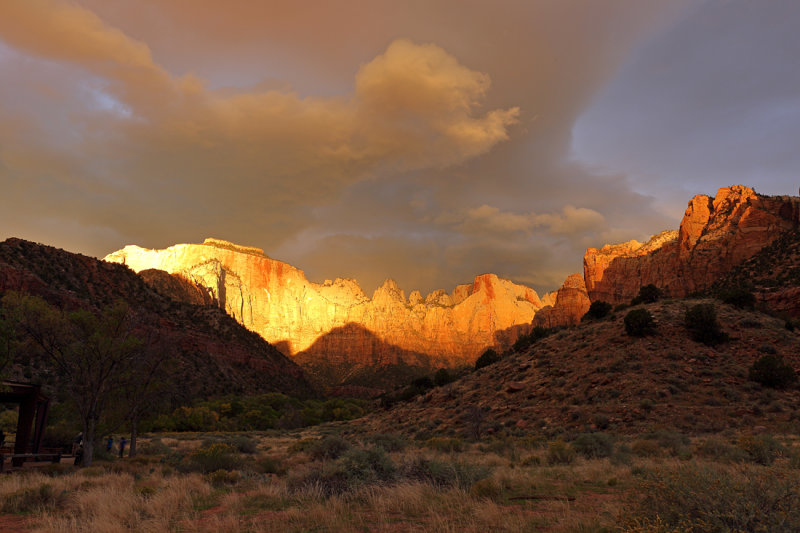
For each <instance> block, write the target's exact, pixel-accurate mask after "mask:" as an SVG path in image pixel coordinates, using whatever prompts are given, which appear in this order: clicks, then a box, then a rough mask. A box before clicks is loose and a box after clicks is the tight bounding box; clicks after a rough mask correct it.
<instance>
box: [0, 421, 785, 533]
mask: <svg viewBox="0 0 800 533" xmlns="http://www.w3.org/2000/svg"><path fill="white" fill-rule="evenodd" d="M339 429H341V428H340V427H337V426H333V427H327V428H326V427H322V428H315V429H314V430H306V431H304V432H294V433H288V434H278V433H272V434H270V433H247V434H241V433H240V434H224V433H206V434H160V435H153V436H151V438H149V439H145V441H144V442H142V445H141V454H140V456H139V457H136V458H125V459H115V458H112V457H108V458H107V459H106V460H99V461H98V462H97V464H96V465H95V466H92V467H89V468H84V469H77V468H75V467H72V466H69V465H49V466H47V467H44V468H42V469H37V470H30V471H19V472H15V473H13V474H9V475H3V476H2V477H0V501H1V502H2V511H1V514H0V530H3V531H28V530H30V531H48V532H49V531H52V532H57V531H58V532H61V531H63V532H73V531H87V532H88V531H92V532H113V531H153V532H156V531H158V532H161V531H207V532H214V531H219V532H223V531H225V532H228V531H248V532H261V531H264V532H266V531H454V532H455V531H553V532H559V531H580V532H594V531H598V532H599V531H630V532H640V531H657V532H673V531H675V532H677V531H696V532H701V531H709V532H710V531H735V530H741V531H770V532H774V531H798V530H800V476H799V475H798V474H800V453H799V452H800V441H796V439H795V437H793V436H787V435H783V436H779V437H773V436H769V435H765V434H745V433H739V434H735V433H732V432H729V433H722V434H717V435H713V436H708V437H696V438H692V439H689V438H688V437H686V436H684V435H682V434H679V433H675V432H669V431H660V432H658V431H657V432H653V433H650V434H641V435H638V436H635V437H632V436H625V437H615V436H613V435H610V434H605V433H587V434H580V435H570V436H567V438H568V439H570V441H569V442H565V441H562V440H556V441H545V440H540V439H537V438H534V437H526V438H506V439H502V440H501V439H494V440H483V441H479V442H467V441H464V440H461V439H457V438H433V439H430V440H427V441H408V440H406V439H405V438H403V437H401V436H399V435H392V434H372V435H370V434H365V435H363V436H360V437H354V436H349V437H347V438H343V437H341V436H340V434H339V433H338V430H339Z"/></svg>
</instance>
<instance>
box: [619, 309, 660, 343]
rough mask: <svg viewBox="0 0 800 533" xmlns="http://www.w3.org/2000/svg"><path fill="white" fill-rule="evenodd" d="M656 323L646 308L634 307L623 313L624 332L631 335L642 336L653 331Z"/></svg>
mask: <svg viewBox="0 0 800 533" xmlns="http://www.w3.org/2000/svg"><path fill="white" fill-rule="evenodd" d="M655 329H656V323H655V321H654V320H653V315H651V314H650V311H648V310H647V309H634V310H633V311H629V312H628V314H627V315H625V333H627V334H628V335H630V336H631V337H644V336H645V335H650V334H651V333H654V332H655Z"/></svg>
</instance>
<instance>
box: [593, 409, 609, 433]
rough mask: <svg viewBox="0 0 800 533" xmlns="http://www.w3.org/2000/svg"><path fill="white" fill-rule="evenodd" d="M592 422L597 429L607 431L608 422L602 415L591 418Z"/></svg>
mask: <svg viewBox="0 0 800 533" xmlns="http://www.w3.org/2000/svg"><path fill="white" fill-rule="evenodd" d="M592 422H593V423H594V425H595V427H596V428H597V429H608V426H609V424H610V420H609V419H608V417H607V416H606V415H604V414H602V413H598V414H596V415H594V416H593V417H592Z"/></svg>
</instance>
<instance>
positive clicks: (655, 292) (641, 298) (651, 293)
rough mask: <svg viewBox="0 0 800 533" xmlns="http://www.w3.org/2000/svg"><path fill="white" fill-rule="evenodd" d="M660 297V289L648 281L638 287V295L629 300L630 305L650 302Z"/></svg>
mask: <svg viewBox="0 0 800 533" xmlns="http://www.w3.org/2000/svg"><path fill="white" fill-rule="evenodd" d="M659 298H661V289H659V288H658V287H656V286H655V285H653V284H652V283H650V284H649V285H645V286H644V287H641V288H640V289H639V295H638V296H636V297H635V298H634V299H633V300H631V305H639V304H652V303H655V302H657V301H658V300H659Z"/></svg>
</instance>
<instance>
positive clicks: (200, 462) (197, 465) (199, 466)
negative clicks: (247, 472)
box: [183, 443, 243, 474]
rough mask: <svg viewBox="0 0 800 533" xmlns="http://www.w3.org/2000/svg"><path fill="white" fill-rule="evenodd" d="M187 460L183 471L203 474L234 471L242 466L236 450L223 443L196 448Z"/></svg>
mask: <svg viewBox="0 0 800 533" xmlns="http://www.w3.org/2000/svg"><path fill="white" fill-rule="evenodd" d="M187 460H188V464H185V465H183V466H184V469H185V470H188V471H190V472H202V473H204V474H207V473H209V472H215V471H217V470H236V469H237V468H240V467H241V466H242V464H243V461H242V458H241V457H240V456H239V453H238V451H237V450H236V448H234V447H233V446H230V445H229V444H223V443H217V444H212V445H210V446H206V447H201V448H198V449H197V450H195V451H193V452H192V453H190V454H189V455H188V456H187Z"/></svg>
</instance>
